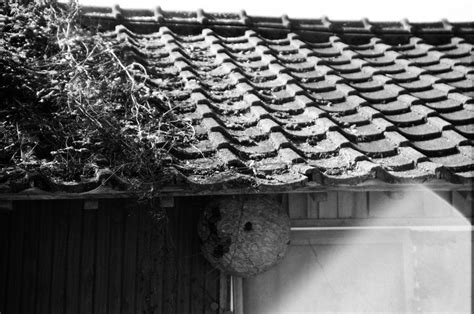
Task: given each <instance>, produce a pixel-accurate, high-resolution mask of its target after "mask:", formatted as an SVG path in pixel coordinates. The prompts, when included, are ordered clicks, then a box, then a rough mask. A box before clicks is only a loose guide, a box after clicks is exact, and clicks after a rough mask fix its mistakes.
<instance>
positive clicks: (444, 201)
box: [283, 190, 473, 227]
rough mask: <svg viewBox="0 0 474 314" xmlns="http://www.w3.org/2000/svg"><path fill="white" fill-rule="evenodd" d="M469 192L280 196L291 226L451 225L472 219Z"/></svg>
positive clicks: (299, 194) (427, 191)
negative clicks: (286, 209) (464, 219)
mask: <svg viewBox="0 0 474 314" xmlns="http://www.w3.org/2000/svg"><path fill="white" fill-rule="evenodd" d="M472 193H473V192H472V191H462V192H460V191H429V190H418V191H410V190H409V191H360V192H359V191H330V192H319V193H293V194H288V195H287V196H284V197H283V206H285V207H286V208H288V213H289V215H290V218H291V219H292V223H293V226H295V227H296V226H304V227H314V226H328V227H329V226H334V227H336V226H344V225H364V224H365V225H384V224H387V223H389V224H398V225H402V226H403V225H410V224H420V223H421V224H433V223H443V224H450V223H456V222H458V221H460V219H461V218H462V217H465V218H467V219H468V220H470V219H471V217H472V215H473V213H472Z"/></svg>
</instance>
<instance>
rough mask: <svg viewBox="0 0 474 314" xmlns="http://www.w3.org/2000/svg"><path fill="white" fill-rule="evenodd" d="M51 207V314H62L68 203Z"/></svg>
mask: <svg viewBox="0 0 474 314" xmlns="http://www.w3.org/2000/svg"><path fill="white" fill-rule="evenodd" d="M51 204H52V206H53V228H54V238H53V261H52V278H51V312H52V313H63V312H64V311H65V305H66V303H65V301H66V294H65V291H66V286H65V283H66V251H67V235H68V227H69V226H68V213H67V209H68V205H69V204H68V201H54V202H51Z"/></svg>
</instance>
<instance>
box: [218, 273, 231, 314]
mask: <svg viewBox="0 0 474 314" xmlns="http://www.w3.org/2000/svg"><path fill="white" fill-rule="evenodd" d="M219 276H220V279H219V309H220V311H219V314H224V313H225V312H226V311H229V310H230V307H229V303H230V302H229V297H230V296H229V283H230V280H229V279H230V278H229V276H228V275H226V274H224V273H222V272H221V273H220V275H219Z"/></svg>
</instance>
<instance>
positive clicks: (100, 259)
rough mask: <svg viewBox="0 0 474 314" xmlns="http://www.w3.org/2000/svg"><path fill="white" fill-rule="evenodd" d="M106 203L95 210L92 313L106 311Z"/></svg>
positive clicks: (108, 224)
mask: <svg viewBox="0 0 474 314" xmlns="http://www.w3.org/2000/svg"><path fill="white" fill-rule="evenodd" d="M108 212H109V211H108V210H107V208H106V204H104V203H102V202H101V203H100V206H99V210H98V212H97V226H96V230H97V236H96V241H97V242H96V251H95V278H94V279H95V283H94V287H95V295H94V314H105V313H107V295H108V285H107V283H108V279H109V272H108V270H109V264H110V261H109V233H110V220H109V216H108Z"/></svg>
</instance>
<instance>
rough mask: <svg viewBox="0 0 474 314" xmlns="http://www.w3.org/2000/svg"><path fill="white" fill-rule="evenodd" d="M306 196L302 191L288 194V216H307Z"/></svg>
mask: <svg viewBox="0 0 474 314" xmlns="http://www.w3.org/2000/svg"><path fill="white" fill-rule="evenodd" d="M307 206H308V204H307V196H306V194H304V193H292V194H289V195H288V211H289V215H290V218H293V219H295V218H307Z"/></svg>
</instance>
